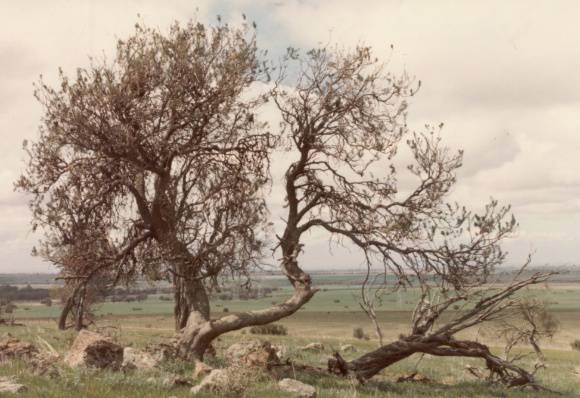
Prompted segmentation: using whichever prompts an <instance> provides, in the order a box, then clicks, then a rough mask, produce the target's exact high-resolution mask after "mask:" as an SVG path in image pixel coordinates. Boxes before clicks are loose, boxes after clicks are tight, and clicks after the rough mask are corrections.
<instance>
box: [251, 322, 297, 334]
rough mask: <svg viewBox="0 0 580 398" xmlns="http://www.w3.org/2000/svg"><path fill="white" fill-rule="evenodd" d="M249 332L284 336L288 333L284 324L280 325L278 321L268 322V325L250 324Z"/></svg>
mask: <svg viewBox="0 0 580 398" xmlns="http://www.w3.org/2000/svg"><path fill="white" fill-rule="evenodd" d="M250 333H251V334H271V335H275V336H286V335H287V334H288V329H287V328H286V326H284V325H280V324H278V323H270V324H268V325H260V326H252V327H251V328H250Z"/></svg>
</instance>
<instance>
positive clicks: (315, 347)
mask: <svg viewBox="0 0 580 398" xmlns="http://www.w3.org/2000/svg"><path fill="white" fill-rule="evenodd" d="M300 349H301V350H302V351H313V352H320V351H324V345H323V344H322V343H310V344H307V345H305V346H304V347H300Z"/></svg>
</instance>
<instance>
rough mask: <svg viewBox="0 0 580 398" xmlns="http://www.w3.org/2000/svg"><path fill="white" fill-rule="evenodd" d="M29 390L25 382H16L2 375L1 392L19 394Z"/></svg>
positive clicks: (0, 379) (0, 381)
mask: <svg viewBox="0 0 580 398" xmlns="http://www.w3.org/2000/svg"><path fill="white" fill-rule="evenodd" d="M27 390H28V388H26V386H25V385H23V384H18V383H15V382H14V381H12V380H10V379H8V378H6V377H0V393H11V394H18V393H21V392H26V391H27Z"/></svg>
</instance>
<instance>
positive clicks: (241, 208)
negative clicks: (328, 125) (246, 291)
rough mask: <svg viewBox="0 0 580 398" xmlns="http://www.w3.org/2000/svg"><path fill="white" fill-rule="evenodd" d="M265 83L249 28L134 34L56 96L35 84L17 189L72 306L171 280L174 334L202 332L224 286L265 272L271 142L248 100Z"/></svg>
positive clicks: (254, 102) (64, 83)
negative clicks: (98, 282)
mask: <svg viewBox="0 0 580 398" xmlns="http://www.w3.org/2000/svg"><path fill="white" fill-rule="evenodd" d="M261 74H262V67H261V66H260V63H259V62H258V57H257V50H256V45H255V39H254V37H253V35H251V34H250V32H249V30H248V29H247V28H242V29H234V28H231V27H229V26H227V25H224V24H220V25H218V26H216V27H212V28H206V27H205V26H203V25H201V24H196V23H189V24H188V25H187V26H184V27H181V26H179V25H178V24H175V25H173V26H172V28H171V30H170V33H169V34H168V35H167V36H164V35H162V34H161V33H159V32H158V31H156V30H153V29H148V28H144V27H142V26H140V25H137V26H136V31H135V34H134V35H133V36H131V37H130V38H129V39H128V40H126V41H119V43H118V45H117V53H116V57H115V58H114V60H113V62H112V63H110V64H109V63H107V61H102V62H99V63H97V62H94V61H93V62H92V63H91V65H90V67H88V68H86V69H78V71H77V76H76V78H75V79H74V80H70V79H69V78H68V77H66V76H65V75H64V73H63V72H61V73H60V84H59V86H58V88H52V87H50V86H49V85H48V84H46V83H44V82H43V81H42V80H41V82H40V84H39V86H38V87H37V90H36V93H35V94H36V97H37V98H38V100H39V101H40V103H41V104H42V106H43V108H44V117H43V120H42V126H41V129H40V137H39V139H38V141H37V142H35V143H34V144H33V145H32V146H30V147H27V151H28V154H29V161H28V167H27V170H26V172H25V173H24V174H23V176H22V177H21V179H20V180H19V181H18V182H17V187H18V188H20V189H21V190H23V191H25V192H29V193H31V194H32V199H31V208H32V213H33V229H36V228H38V227H41V228H42V229H43V231H44V239H43V241H42V244H41V246H40V249H39V250H38V252H39V253H40V254H41V255H42V256H44V257H45V258H47V259H49V260H50V261H53V262H54V263H56V264H57V265H59V266H60V267H61V273H62V277H63V278H64V279H65V280H68V281H71V284H70V288H71V295H70V298H72V301H76V302H77V303H78V302H80V301H82V300H83V297H85V294H84V293H83V292H86V291H87V286H90V284H91V283H92V281H93V280H95V279H96V278H101V279H104V280H106V281H107V283H109V284H110V285H116V284H118V283H131V282H133V281H134V280H135V278H136V277H138V276H146V277H149V278H151V279H159V278H169V279H170V280H171V281H172V282H173V284H174V286H175V289H176V308H175V313H176V323H177V326H178V327H183V328H184V330H186V331H187V330H189V331H191V330H196V328H197V327H198V324H201V323H204V322H207V321H209V316H210V308H209V300H208V289H211V288H212V286H213V285H214V284H216V283H217V281H218V277H220V276H223V275H224V274H230V275H234V276H240V275H241V276H245V275H248V273H249V270H250V269H251V268H252V267H253V266H254V265H256V264H257V263H258V262H259V260H260V257H261V250H262V246H263V241H262V239H261V236H260V230H261V228H262V226H263V221H264V217H265V214H266V211H265V206H264V203H263V199H262V197H261V190H262V189H263V187H264V184H265V183H266V182H267V168H266V166H267V160H268V152H269V148H270V146H271V142H270V136H269V134H267V133H265V132H264V131H263V125H262V124H260V123H258V122H257V121H255V117H254V113H255V109H256V107H257V106H258V105H259V104H260V103H261V101H262V99H261V98H260V97H258V98H242V96H243V95H245V94H247V89H248V88H249V87H250V86H251V85H252V84H253V83H255V82H256V81H257V79H258V78H259V77H260V76H261ZM77 297H78V298H79V299H78V300H77ZM66 308H67V306H66V305H65V309H66ZM77 308H79V309H80V310H82V309H83V308H84V306H83V305H80V307H78V305H77ZM76 317H77V319H81V322H82V316H80V317H79V316H78V315H77V316H76ZM64 318H65V319H66V315H65V317H64ZM192 333H194V332H191V333H190V332H186V333H184V336H189V335H191V334H192ZM204 350H205V347H203V349H202V348H200V349H198V350H196V355H197V356H202V355H203V351H204Z"/></svg>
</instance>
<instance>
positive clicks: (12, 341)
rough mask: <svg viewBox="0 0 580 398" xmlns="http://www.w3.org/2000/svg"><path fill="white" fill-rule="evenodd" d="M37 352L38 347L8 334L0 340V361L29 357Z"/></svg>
mask: <svg viewBox="0 0 580 398" xmlns="http://www.w3.org/2000/svg"><path fill="white" fill-rule="evenodd" d="M36 354H38V349H37V348H36V347H35V346H34V345H32V344H30V343H26V342H24V341H20V340H18V339H16V338H13V337H11V336H8V337H6V338H3V339H2V340H1V341H0V362H3V361H9V360H12V359H30V358H32V357H33V356H34V355H36Z"/></svg>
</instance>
